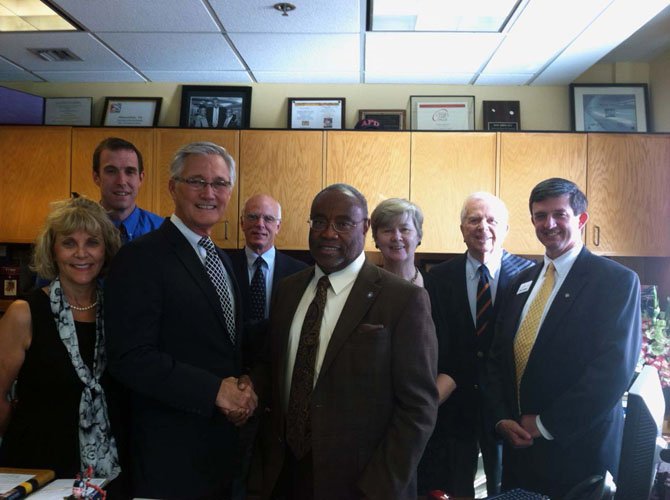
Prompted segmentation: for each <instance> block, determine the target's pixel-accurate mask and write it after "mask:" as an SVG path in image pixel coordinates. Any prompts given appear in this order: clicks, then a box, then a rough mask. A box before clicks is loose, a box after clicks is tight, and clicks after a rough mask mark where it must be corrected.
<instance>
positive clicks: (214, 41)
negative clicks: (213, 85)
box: [100, 33, 244, 72]
mask: <svg viewBox="0 0 670 500" xmlns="http://www.w3.org/2000/svg"><path fill="white" fill-rule="evenodd" d="M100 38H101V39H102V40H103V41H104V42H105V43H107V44H109V45H110V46H112V47H114V50H115V51H116V52H118V53H119V54H120V55H121V57H123V58H124V59H126V60H127V61H128V62H129V63H130V64H132V65H133V66H134V67H135V68H137V69H138V70H139V71H184V72H188V71H192V70H195V71H226V70H233V71H235V70H237V71H241V70H244V67H243V66H242V64H240V61H239V59H238V58H237V56H236V55H235V53H234V52H233V51H232V49H231V48H230V45H229V44H228V42H227V41H226V39H225V37H224V36H223V35H221V34H218V33H101V34H100Z"/></svg>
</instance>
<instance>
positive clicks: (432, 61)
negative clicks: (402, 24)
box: [365, 32, 503, 74]
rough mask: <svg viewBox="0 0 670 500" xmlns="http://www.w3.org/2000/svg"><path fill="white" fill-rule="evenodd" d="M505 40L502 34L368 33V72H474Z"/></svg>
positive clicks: (366, 54) (366, 52) (366, 55)
mask: <svg viewBox="0 0 670 500" xmlns="http://www.w3.org/2000/svg"><path fill="white" fill-rule="evenodd" d="M502 37H503V35H501V34H500V33H386V32H384V33H366V35H365V40H366V42H365V44H366V47H365V71H366V73H367V72H373V73H385V72H389V71H391V72H394V73H397V74H416V73H418V74H431V73H474V72H476V71H478V70H479V68H481V67H482V66H483V65H484V63H485V62H486V61H487V60H488V59H489V58H490V57H491V54H493V51H494V50H495V49H496V47H497V46H498V44H499V43H500V41H501V40H502Z"/></svg>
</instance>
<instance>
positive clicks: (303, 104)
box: [287, 97, 347, 130]
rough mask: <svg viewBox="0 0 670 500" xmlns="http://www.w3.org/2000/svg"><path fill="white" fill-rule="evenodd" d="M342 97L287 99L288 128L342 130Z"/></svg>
mask: <svg viewBox="0 0 670 500" xmlns="http://www.w3.org/2000/svg"><path fill="white" fill-rule="evenodd" d="M346 101H347V100H346V99H345V98H344V97H289V98H288V124H287V126H288V128H290V129H312V130H314V129H316V130H342V129H344V116H345V114H344V111H345V106H346Z"/></svg>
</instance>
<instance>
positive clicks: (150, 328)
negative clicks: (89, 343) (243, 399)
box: [105, 219, 244, 498]
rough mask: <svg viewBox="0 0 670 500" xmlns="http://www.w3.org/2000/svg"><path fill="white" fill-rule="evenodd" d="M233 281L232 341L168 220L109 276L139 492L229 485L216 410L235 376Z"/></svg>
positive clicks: (232, 445)
mask: <svg viewBox="0 0 670 500" xmlns="http://www.w3.org/2000/svg"><path fill="white" fill-rule="evenodd" d="M219 255H220V257H221V260H222V262H223V263H224V266H225V267H226V270H227V271H228V275H229V276H230V278H231V280H232V285H233V288H234V293H235V304H236V318H237V321H236V335H237V338H236V343H235V345H233V343H232V342H231V341H230V339H229V336H228V333H227V331H226V323H225V320H224V318H223V314H222V312H221V306H220V305H219V298H218V296H217V294H216V290H215V288H214V286H213V285H212V283H211V281H210V280H209V278H208V276H207V273H206V271H205V268H204V266H203V264H202V262H201V261H200V259H199V258H198V256H197V255H196V253H195V251H194V250H193V247H191V245H190V244H189V243H188V241H187V240H186V239H185V238H184V236H183V235H182V234H181V232H180V231H179V230H178V229H177V228H176V227H175V225H174V224H173V223H172V222H170V220H169V219H166V221H165V222H164V223H163V224H162V225H161V226H160V228H159V229H157V230H156V231H153V232H151V233H149V234H147V235H145V236H143V237H141V238H138V239H137V240H134V241H132V242H130V243H128V244H127V245H125V246H124V247H122V248H121V250H120V251H119V253H118V254H117V256H116V257H115V259H114V260H113V262H112V265H111V269H110V271H109V274H108V276H107V278H106V280H105V331H106V334H107V346H108V354H109V370H110V372H111V373H112V375H113V376H115V377H117V378H118V379H119V381H121V383H122V384H124V385H125V386H126V387H128V388H129V389H130V393H131V394H130V404H131V412H130V413H131V415H130V420H131V439H132V443H131V447H132V450H131V451H132V457H133V464H132V467H131V469H132V479H133V484H134V488H133V493H134V495H135V496H142V497H151V498H175V497H180V498H182V497H188V498H192V497H199V496H203V495H206V494H208V493H210V492H212V491H216V490H217V488H220V487H225V485H226V484H227V483H228V482H229V480H230V477H229V476H230V475H231V473H232V464H233V458H234V457H235V455H236V444H237V430H236V428H235V427H234V426H233V425H232V424H230V423H229V422H228V421H227V420H226V418H225V417H224V416H223V415H222V414H220V413H219V411H218V410H217V409H216V408H215V404H214V402H215V400H216V395H217V393H218V390H219V386H220V384H221V380H222V379H224V378H226V377H231V376H233V377H235V376H239V374H240V369H241V365H242V362H241V355H240V345H241V344H242V342H243V339H244V330H243V325H242V321H241V318H242V301H241V299H240V293H239V289H238V287H237V284H236V280H235V278H234V273H233V272H232V267H231V263H230V260H229V259H228V257H227V256H226V255H225V254H224V253H223V252H222V251H220V250H219Z"/></svg>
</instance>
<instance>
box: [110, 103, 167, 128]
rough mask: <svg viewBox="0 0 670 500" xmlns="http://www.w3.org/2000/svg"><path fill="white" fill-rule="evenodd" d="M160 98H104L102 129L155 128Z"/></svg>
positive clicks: (159, 108) (159, 109)
mask: <svg viewBox="0 0 670 500" xmlns="http://www.w3.org/2000/svg"><path fill="white" fill-rule="evenodd" d="M162 102H163V98H162V97H105V108H104V110H103V112H102V126H103V127H155V126H157V125H158V116H159V115H160V112H161V104H162Z"/></svg>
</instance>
